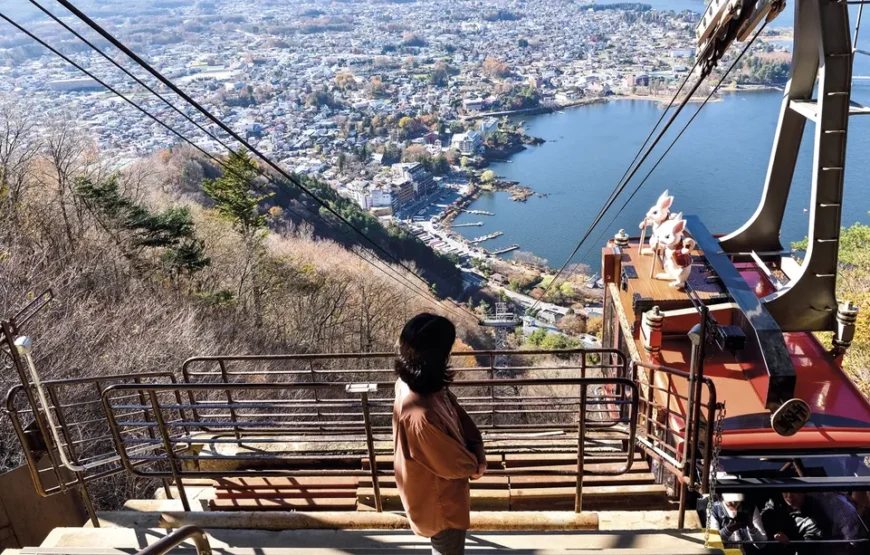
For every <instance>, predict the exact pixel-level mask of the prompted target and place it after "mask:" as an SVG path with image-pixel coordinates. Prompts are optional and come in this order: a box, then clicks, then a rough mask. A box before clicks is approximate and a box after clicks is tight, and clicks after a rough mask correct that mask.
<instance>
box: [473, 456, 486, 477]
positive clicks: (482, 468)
mask: <svg viewBox="0 0 870 555" xmlns="http://www.w3.org/2000/svg"><path fill="white" fill-rule="evenodd" d="M484 474H486V461H485V460H484V461H482V462H479V463H477V472H475V473H474V474H472V475H471V479H472V480H480V478H481V477H482V476H483V475H484Z"/></svg>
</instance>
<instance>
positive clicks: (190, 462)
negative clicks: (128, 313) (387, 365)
mask: <svg viewBox="0 0 870 555" xmlns="http://www.w3.org/2000/svg"><path fill="white" fill-rule="evenodd" d="M453 386H454V387H463V388H464V387H483V386H485V387H514V386H579V387H580V392H579V398H578V399H577V405H578V409H577V411H576V412H574V414H577V415H578V416H577V419H576V421H571V422H566V423H565V424H561V425H559V426H558V428H559V429H560V430H562V431H564V432H568V431H569V430H570V431H571V433H576V434H577V435H576V442H575V441H571V444H574V445H575V447H574V449H576V457H577V459H576V460H577V468H576V470H552V469H548V470H543V469H539V470H538V469H505V470H493V471H491V472H489V474H490V475H493V476H522V475H550V476H572V477H575V478H576V483H577V488H576V493H575V510H576V511H580V510H581V507H582V501H581V500H582V479H583V475H584V474H586V473H588V474H597V475H605V474H607V475H615V474H622V473H625V472H628V471H629V470H630V469H631V467H632V463H633V462H634V453H635V439H636V435H635V434H636V429H637V418H638V399H639V395H638V389H637V385H636V384H635V383H634V382H633V381H632V380H629V379H627V378H519V379H495V380H493V379H488V380H462V381H458V382H454V384H453ZM591 386H609V387H612V388H613V389H614V390H616V391H619V392H620V395H621V396H622V400H625V402H626V404H628V406H627V407H626V408H627V410H626V411H624V412H622V411H621V410H615V411H614V415H617V414H618V415H617V416H614V417H613V419H612V421H613V422H616V423H618V424H620V429H618V430H613V429H612V428H606V427H605V428H601V431H600V433H602V434H607V435H606V436H603V437H605V438H608V440H610V441H618V442H624V443H625V445H624V446H623V447H622V450H620V451H619V457H618V458H615V459H614V462H620V461H622V460H623V458H624V459H625V463H624V465H622V466H621V467H620V468H617V469H601V470H599V469H596V471H595V472H586V469H585V462H584V456H585V452H586V450H587V448H588V445H587V428H588V429H589V430H596V428H595V427H594V426H591V425H590V426H587V425H586V424H587V408H588V407H587V402H588V403H591V404H593V405H595V404H598V403H600V401H599V399H597V398H592V399H591V400H590V399H589V398H588V397H587V389H588V388H589V387H591ZM275 390H280V391H290V392H293V391H305V390H309V391H312V392H316V391H320V392H328V391H332V392H337V391H341V392H343V393H345V394H347V395H356V394H359V395H360V397H359V398H357V399H356V400H355V406H356V407H359V408H361V410H362V415H363V421H362V422H361V423H360V425H359V426H353V427H349V429H341V430H338V431H339V432H341V433H344V434H345V435H347V433H352V432H356V433H357V434H358V435H356V436H354V437H356V438H360V437H362V436H361V435H360V434H364V437H362V439H364V440H365V444H366V445H365V447H364V448H362V449H354V448H353V447H350V446H346V447H345V448H344V449H343V451H344V454H341V455H335V454H328V453H323V454H318V455H311V454H303V453H298V452H295V451H293V452H292V453H293V454H287V456H282V455H284V453H283V452H273V451H270V452H267V453H253V454H242V455H238V454H218V455H214V454H212V455H208V456H207V457H205V458H203V459H202V460H205V459H206V458H207V459H208V460H236V461H245V460H247V461H249V462H253V461H256V460H270V459H281V460H285V459H286V460H310V459H311V458H323V459H333V460H336V461H341V460H344V459H347V458H348V457H352V456H353V455H351V454H350V453H351V452H356V453H358V454H362V453H366V455H367V456H368V458H369V460H370V461H376V454H377V453H376V451H375V445H374V443H375V437H374V429H375V426H373V425H372V422H371V413H370V412H369V404H368V398H367V395H368V393H369V392H371V391H374V389H373V388H371V387H370V384H358V387H345V385H344V384H329V383H310V382H308V383H306V382H289V383H275V382H269V383H235V384H233V383H229V384H228V383H203V384H116V385H112V386H109V387H107V388H105V389H104V390H103V393H102V399H103V405H104V409H105V412H106V416H107V418H108V422H109V427H110V428H111V430H112V435H113V438H114V440H115V449H116V451H117V452H118V454H119V456H120V457H121V460H122V463H123V464H124V466H125V468H126V469H127V470H128V471H129V472H130V473H131V474H134V475H138V476H144V477H151V478H172V479H173V480H174V481H175V484H176V487H177V488H178V492H179V497H180V499H181V500H182V505H183V507H184V509H185V510H190V509H189V503H188V501H187V498H186V494H185V492H184V484H183V479H184V477H195V478H227V477H243V476H251V472H250V471H245V470H216V471H208V470H201V469H198V466H199V465H197V464H195V463H196V462H198V461H199V460H200V458H201V457H200V455H199V454H198V453H191V452H188V453H177V452H176V451H177V450H178V448H179V447H181V446H182V445H191V444H194V443H205V444H207V443H209V439H208V438H204V437H194V436H191V435H190V433H189V432H188V430H191V431H193V430H194V429H202V428H203V426H201V424H202V423H201V422H198V421H196V420H194V421H192V422H191V421H185V419H184V418H180V419H175V420H172V419H171V418H170V419H169V421H167V419H166V418H165V417H164V412H169V413H172V412H175V411H179V410H180V408H182V407H183V408H189V405H180V404H177V403H175V402H172V401H170V402H169V403H161V402H160V396H161V395H166V394H171V395H170V398H177V397H178V396H185V394H186V395H188V396H190V395H192V394H193V393H194V392H200V393H205V394H212V395H215V396H220V395H223V394H228V393H238V392H244V391H247V392H253V391H275ZM130 392H139V393H140V394H142V395H143V396H144V397H146V398H148V399H149V400H150V406H148V407H144V406H132V405H129V404H127V403H124V404H122V405H113V398H114V396H118V395H119V396H121V397H122V398H124V397H129V393H130ZM350 399H351V400H353V398H352V397H351V398H350ZM459 399H460V401H462V398H461V397H460V398H459ZM571 400H574V398H571ZM614 400H615V401H619V400H620V399H619V398H615V399H614ZM605 402H607V401H605ZM230 404H231V403H230ZM620 406H624V404H622V405H620ZM131 408H133V409H136V410H141V409H144V408H147V410H148V411H149V412H150V414H152V415H153V416H154V421H151V422H139V421H135V422H134V421H125V420H120V421H119V419H118V418H117V414H116V411H118V410H119V409H120V410H129V409H131ZM625 413H628V414H627V416H623V415H624V414H625ZM339 416H341V415H339ZM283 424H284V423H283V422H270V421H268V420H262V419H260V420H258V421H256V422H253V423H251V422H240V421H238V420H237V419H234V420H232V421H229V422H225V423H221V425H222V426H225V427H227V428H233V429H234V431H235V433H236V434H239V433H240V431H241V432H242V433H243V434H242V435H241V437H237V438H236V440H235V442H236V443H238V444H239V445H243V444H248V445H256V444H257V443H258V439H259V438H260V437H262V435H263V434H262V432H261V431H259V430H258V429H257V428H260V429H262V428H266V429H268V428H269V426H278V427H280V426H282V425H283ZM590 424H591V422H590ZM140 425H147V426H151V427H152V428H153V429H155V430H156V431H157V434H156V435H157V437H158V438H159V439H157V440H154V441H150V440H149V441H148V443H149V444H151V445H153V446H158V444H162V445H163V449H162V450H161V452H158V453H156V454H155V455H153V456H149V457H141V456H137V455H135V454H133V453H131V452H130V451H129V449H130V446H131V445H138V444H140V443H141V442H142V440H139V439H137V440H133V441H131V440H129V439H127V438H125V437H124V432H123V429H124V428H125V427H127V426H140ZM319 425H320V427H321V429H320V430H316V429H311V430H307V431H306V435H304V436H303V437H302V438H301V439H300V441H303V442H304V441H305V440H306V439H308V438H309V437H310V435H307V434H308V433H312V432H313V433H316V432H318V431H319V432H320V433H325V434H327V435H329V434H333V435H339V434H338V433H337V432H336V430H333V429H330V428H329V427H328V423H320V424H319ZM246 426H247V427H248V428H249V429H245V427H246ZM528 426H529V427H528V428H523V425H522V424H519V425H515V426H514V427H516V428H517V429H526V431H534V430H535V429H538V428H544V427H547V425H545V424H540V425H528ZM505 429H511V428H496V429H495V430H496V431H503V430H505ZM172 430H176V431H177V432H176V435H175V436H174V437H173V434H172V432H171V431H172ZM179 430H180V431H179ZM281 431H283V430H281ZM225 432H226V433H229V432H230V430H225ZM613 434H617V435H613ZM565 437H567V436H565ZM362 439H359V441H362ZM288 441H290V440H288ZM342 441H357V439H352V440H347V439H345V440H342ZM377 441H380V442H382V444H383V442H384V441H385V440H384V439H379V440H377ZM495 441H497V440H495ZM563 450H564V449H563ZM288 453H290V452H288ZM318 453H320V452H319V451H318ZM141 460H149V461H152V462H157V461H163V462H166V463H167V465H166V467H162V468H158V467H150V470H140V469H139V468H137V466H136V464H135V463H136V462H140V461H141ZM370 466H371V468H370V469H369V470H363V469H359V470H354V469H348V468H337V469H321V470H316V471H312V470H304V469H298V470H287V469H280V468H274V467H267V468H260V469H258V470H257V473H256V475H257V476H262V477H270V476H295V477H302V476H318V475H320V476H322V475H324V474H329V475H341V476H370V477H371V479H372V483H373V486H374V488H373V489H374V494H375V503H376V505H377V507H378V509H381V500H380V492H379V486H378V479H379V477H381V476H388V475H391V474H392V473H393V471H392V470H380V469H378V468H376V463H375V465H370Z"/></svg>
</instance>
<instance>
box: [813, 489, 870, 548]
mask: <svg viewBox="0 0 870 555" xmlns="http://www.w3.org/2000/svg"><path fill="white" fill-rule="evenodd" d="M808 497H810V498H811V499H812V500H813V501H815V502H817V503H818V505H819V507H821V509H822V511H823V512H824V513H825V516H826V517H827V520H828V523H829V524H830V525H831V529H830V530H829V531H828V533H829V536H828V537H830V539H832V540H844V541H856V540H861V539H865V538H867V528H866V527H865V526H864V523H863V522H861V517H860V516H859V515H858V511H857V509H856V508H855V506H854V505H852V503H850V502H849V500H848V499H846V496H845V495H842V494H840V493H811V494H810V495H809V496H808ZM830 547H831V549H830V550H829V553H831V554H836V555H840V554H851V553H866V552H868V551H865V550H870V545H868V544H865V543H856V544H853V545H850V544H840V545H831V546H830Z"/></svg>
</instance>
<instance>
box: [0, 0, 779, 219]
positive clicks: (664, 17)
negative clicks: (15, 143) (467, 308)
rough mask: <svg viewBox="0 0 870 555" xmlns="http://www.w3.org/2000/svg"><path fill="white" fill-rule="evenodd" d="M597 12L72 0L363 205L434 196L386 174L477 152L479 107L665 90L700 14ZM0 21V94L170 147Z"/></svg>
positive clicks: (544, 3) (173, 121) (686, 56)
mask: <svg viewBox="0 0 870 555" xmlns="http://www.w3.org/2000/svg"><path fill="white" fill-rule="evenodd" d="M22 4H25V3H22ZM592 5H593V4H592V3H591V2H583V1H580V0H578V1H577V2H571V3H569V2H552V1H550V0H526V1H521V0H506V1H504V2H500V3H499V8H501V9H503V10H505V11H506V12H508V13H510V14H512V16H513V17H512V18H508V19H502V18H491V17H488V18H485V17H484V14H483V11H485V10H481V8H480V4H479V3H477V2H474V1H473V0H456V1H455V2H452V3H451V4H450V9H448V10H445V9H444V6H443V5H442V3H439V2H412V3H404V2H396V3H359V2H355V3H346V2H334V3H324V4H322V5H321V4H318V6H317V9H316V10H314V11H313V12H312V11H311V6H310V3H308V2H302V1H301V0H288V1H286V2H272V3H261V4H257V9H256V10H252V9H250V8H251V5H250V3H249V2H246V1H242V0H215V1H211V2H195V3H194V2H191V3H189V5H188V4H185V3H177V5H176V4H173V6H174V7H173V8H172V9H170V8H166V14H165V15H161V12H159V11H152V12H149V15H147V16H144V15H141V7H138V6H136V5H135V3H132V4H129V5H127V4H123V3H119V2H115V3H112V4H111V6H112V8H111V9H106V8H105V6H104V5H103V4H101V2H98V1H97V0H82V2H81V6H80V7H82V9H84V10H85V11H86V12H87V11H89V10H96V9H98V8H101V7H102V8H104V9H99V11H98V16H97V19H99V20H100V22H101V23H103V24H104V25H106V26H108V27H109V28H111V29H113V30H114V31H115V32H116V33H117V35H118V37H119V38H120V39H121V40H122V41H125V42H126V43H127V44H129V46H131V48H132V49H133V50H135V51H137V52H138V53H139V54H141V55H142V56H143V57H145V58H146V59H148V60H149V61H150V62H151V63H152V64H153V65H154V66H155V67H156V68H157V69H158V70H159V71H161V72H162V73H163V74H164V75H166V76H167V77H169V78H171V79H172V80H173V81H175V82H176V83H177V84H179V85H180V86H181V87H182V88H183V89H184V90H185V91H186V92H187V93H189V94H190V95H191V96H193V97H194V98H196V99H197V100H198V101H199V102H201V103H202V104H203V105H204V106H205V107H206V108H207V109H209V110H210V111H211V112H212V113H214V114H215V115H216V116H218V117H220V118H221V119H222V121H224V122H225V123H226V124H227V125H229V126H230V127H232V128H233V129H234V130H235V131H237V132H238V133H239V134H241V135H243V136H245V137H246V138H247V140H248V141H249V142H250V143H251V144H252V145H253V146H255V147H256V148H257V149H259V150H261V151H262V152H264V153H266V154H267V155H268V156H269V157H270V158H272V159H273V160H275V161H276V162H278V163H280V164H281V165H282V166H283V167H285V168H287V169H288V170H290V171H293V172H297V173H300V174H306V175H311V176H315V177H317V178H318V179H321V180H323V181H325V182H327V183H328V184H329V185H330V186H332V187H333V188H335V189H336V190H338V191H342V194H344V195H345V196H348V198H353V199H354V201H355V202H357V203H358V204H359V205H360V206H361V207H366V208H367V209H375V208H384V207H386V206H390V207H393V208H399V207H401V206H403V204H404V203H405V202H410V201H414V200H415V199H418V198H419V197H420V196H425V195H428V194H430V193H431V192H432V191H433V187H434V181H433V180H432V176H431V175H428V177H427V176H426V175H424V174H428V172H426V169H425V168H424V167H422V166H399V167H398V168H397V167H396V166H391V165H392V164H395V163H397V162H399V161H400V160H402V159H403V157H402V153H403V152H405V151H406V149H409V148H412V147H417V148H418V149H423V150H424V151H425V154H426V155H427V156H429V157H430V158H440V157H442V156H443V157H446V158H447V159H449V160H450V161H451V162H450V163H451V164H452V165H453V168H454V170H458V169H459V158H460V157H473V156H475V155H477V154H480V153H482V152H483V151H484V149H485V148H486V147H485V146H484V143H485V142H486V141H487V140H489V139H490V138H492V137H493V135H494V134H495V133H496V132H497V131H498V128H499V121H498V119H496V118H495V117H486V114H487V113H488V112H494V113H501V112H503V111H504V110H506V109H507V110H509V109H511V108H513V107H516V106H529V105H532V106H541V105H543V106H552V107H558V106H561V105H568V104H573V103H576V102H578V101H579V100H582V99H586V98H590V97H599V96H607V95H612V94H617V95H618V94H621V95H633V94H638V95H645V94H653V95H654V94H662V93H663V92H667V90H668V89H669V87H672V86H673V85H672V84H673V83H674V82H675V81H677V80H678V79H679V78H680V76H681V72H685V71H686V70H687V66H688V65H691V64H690V61H691V57H692V56H693V55H694V50H693V46H694V40H693V29H694V25H695V21H696V19H697V15H696V14H692V13H688V12H685V13H679V14H678V13H673V12H656V11H652V12H649V11H641V10H639V9H632V8H631V7H613V8H610V9H597V10H593V9H591V7H592ZM19 12H20V13H16V14H15V15H16V17H18V18H19V19H21V20H22V21H26V22H27V26H28V28H30V29H31V30H32V31H33V32H35V33H36V34H37V35H39V36H40V37H41V38H43V39H44V40H46V41H47V42H48V43H50V44H54V45H58V46H60V47H61V48H62V49H63V50H65V52H66V53H67V54H68V55H69V56H71V58H72V59H74V60H75V61H76V62H77V63H79V64H81V65H83V66H84V67H87V68H88V70H89V71H91V72H93V73H94V74H95V75H97V76H98V77H100V78H101V79H105V81H106V83H107V84H109V85H110V86H112V87H113V88H115V89H116V90H118V91H121V92H123V93H127V94H129V95H130V98H131V99H132V100H133V101H134V102H137V104H139V105H140V106H141V107H142V108H144V109H145V110H147V111H148V112H149V113H152V114H154V115H155V116H156V117H159V118H160V119H162V120H163V121H165V122H166V123H167V124H169V125H171V126H172V127H173V128H174V129H176V130H177V131H178V132H180V133H183V134H184V135H185V136H187V137H189V138H191V140H193V141H194V142H195V143H196V144H197V145H198V146H199V147H201V148H203V149H205V150H207V151H209V152H212V153H215V154H224V153H225V149H224V148H223V147H222V146H221V145H220V144H219V143H218V142H217V141H215V140H214V139H212V138H210V137H208V136H206V135H205V134H203V133H202V132H201V131H200V130H199V129H197V128H195V127H194V126H193V125H192V124H190V122H188V121H186V120H184V119H183V118H182V117H180V116H179V115H178V114H177V113H175V112H173V111H172V110H170V109H169V108H168V107H167V106H166V105H165V104H163V103H162V102H161V101H160V100H158V99H157V98H155V97H153V96H151V95H149V94H146V93H145V91H143V90H142V88H141V87H140V86H138V85H136V84H135V83H134V82H133V81H132V80H131V79H129V77H127V76H126V75H124V74H123V73H121V72H119V71H118V70H117V69H116V68H114V67H113V66H111V65H110V63H109V62H108V61H107V60H105V59H103V58H101V57H100V56H99V55H98V54H96V53H95V52H93V51H92V50H90V49H88V48H87V47H86V46H85V45H83V44H81V43H77V42H76V41H75V39H74V38H73V37H71V36H70V35H69V34H68V33H66V32H65V31H64V30H63V29H61V28H60V27H59V26H57V25H56V24H54V23H53V22H50V21H49V20H47V19H46V18H45V17H44V16H43V15H42V14H40V13H39V12H37V11H36V10H35V9H33V8H32V7H29V6H26V5H25V6H22V8H21V9H20V10H19ZM314 13H316V14H317V15H312V14H314ZM155 14H157V15H155ZM0 26H2V29H3V33H2V36H3V37H4V39H3V40H0V94H2V95H14V96H17V97H20V99H21V102H22V103H27V102H30V101H32V102H34V103H38V104H39V105H40V106H47V107H49V108H48V109H46V110H42V111H41V112H40V114H39V115H40V116H41V117H45V118H48V119H53V120H59V119H70V120H72V121H74V122H76V123H77V124H78V125H80V126H81V127H82V132H83V133H86V134H88V135H92V136H93V138H94V140H95V146H96V147H97V148H99V149H100V150H101V151H102V152H104V153H106V154H107V155H109V156H111V157H113V158H114V159H115V160H116V161H117V163H118V164H119V165H121V164H123V163H125V162H127V161H130V160H133V159H135V158H137V157H141V156H143V155H149V154H152V153H154V152H155V151H158V150H160V149H164V148H168V147H171V146H174V145H176V144H178V142H179V139H178V137H177V136H176V135H175V134H173V133H172V132H170V131H169V130H167V129H164V128H162V127H161V126H160V125H158V124H156V123H155V122H154V121H152V120H150V119H148V118H147V117H145V116H144V115H143V114H142V113H141V112H139V111H137V110H135V109H134V108H132V107H130V106H128V105H126V104H125V103H124V102H123V101H121V100H119V99H118V98H117V97H116V96H115V95H114V94H112V93H110V92H109V91H107V90H105V89H103V88H102V87H101V86H100V85H99V84H97V83H95V82H94V81H93V80H91V79H89V78H87V77H85V76H83V75H82V74H81V73H80V72H78V70H76V69H75V68H73V67H71V66H69V65H67V64H65V63H64V62H62V61H60V60H59V59H57V58H56V57H53V56H52V55H51V54H50V53H48V52H47V51H45V50H41V49H38V48H36V47H35V46H34V45H32V44H31V43H29V42H28V40H27V39H26V37H23V36H21V35H20V34H18V33H17V31H15V30H14V29H13V28H11V27H9V26H8V25H6V24H5V23H3V24H0ZM158 29H159V30H158ZM7 37H8V39H7ZM770 48H773V46H770ZM128 65H129V64H128ZM172 100H173V101H174V102H179V99H177V98H176V97H174V96H173V97H172ZM191 113H192V112H191ZM474 118H479V121H476V120H475V119H474ZM403 121H404V122H411V124H407V123H406V124H405V127H402V126H401V125H400V124H402V122H403ZM210 130H212V131H215V129H212V128H210ZM218 137H219V138H220V139H221V140H223V141H226V139H227V137H226V136H223V135H218ZM342 157H343V158H342ZM412 159H417V158H412ZM363 184H366V186H363Z"/></svg>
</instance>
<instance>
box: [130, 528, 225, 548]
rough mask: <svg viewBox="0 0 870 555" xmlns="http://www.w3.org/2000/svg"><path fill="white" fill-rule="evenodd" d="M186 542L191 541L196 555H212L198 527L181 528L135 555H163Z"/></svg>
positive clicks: (203, 534) (208, 544)
mask: <svg viewBox="0 0 870 555" xmlns="http://www.w3.org/2000/svg"><path fill="white" fill-rule="evenodd" d="M187 540H193V545H194V546H196V554H197V555H212V552H211V544H210V543H209V541H208V536H206V534H205V531H203V529H202V528H200V527H199V526H191V525H188V526H182V527H181V528H179V529H178V530H176V531H175V532H172V533H171V534H169V535H168V536H165V537H163V538H160V540H158V541H156V542H154V543H152V544H151V545H149V546H148V547H145V548H144V549H142V550H140V551H139V552H138V553H136V555H165V554H166V553H169V552H170V551H172V550H173V549H175V548H176V547H178V546H180V545H181V544H182V543H184V542H186V541H187Z"/></svg>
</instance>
